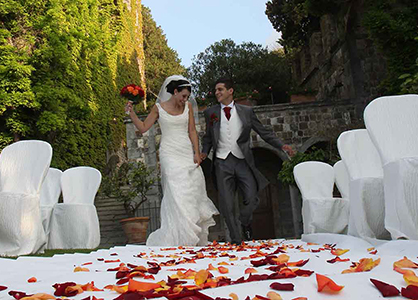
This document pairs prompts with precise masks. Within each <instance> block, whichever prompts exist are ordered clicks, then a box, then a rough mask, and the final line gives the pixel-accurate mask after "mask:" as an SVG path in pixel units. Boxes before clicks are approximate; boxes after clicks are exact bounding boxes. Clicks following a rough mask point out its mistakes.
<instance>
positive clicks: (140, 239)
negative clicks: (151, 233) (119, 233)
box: [120, 217, 149, 244]
mask: <svg viewBox="0 0 418 300" xmlns="http://www.w3.org/2000/svg"><path fill="white" fill-rule="evenodd" d="M120 223H121V225H122V228H123V231H124V232H125V235H126V237H127V238H128V244H144V243H145V241H146V240H147V229H148V223H149V217H133V218H128V219H122V220H120Z"/></svg>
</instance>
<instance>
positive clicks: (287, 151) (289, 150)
mask: <svg viewBox="0 0 418 300" xmlns="http://www.w3.org/2000/svg"><path fill="white" fill-rule="evenodd" d="M282 150H283V151H286V153H287V154H289V156H290V157H292V156H294V155H295V151H293V148H292V147H291V146H289V145H283V147H282Z"/></svg>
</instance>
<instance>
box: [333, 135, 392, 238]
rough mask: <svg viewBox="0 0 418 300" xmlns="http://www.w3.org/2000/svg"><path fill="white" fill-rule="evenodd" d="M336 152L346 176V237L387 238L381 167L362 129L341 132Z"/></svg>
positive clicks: (374, 150) (373, 147)
mask: <svg viewBox="0 0 418 300" xmlns="http://www.w3.org/2000/svg"><path fill="white" fill-rule="evenodd" d="M337 147H338V152H339V153H340V156H341V158H342V161H343V162H344V164H345V166H346V169H347V171H348V175H349V177H350V183H349V188H350V191H349V194H350V221H349V223H348V234H349V235H353V236H357V237H361V238H364V239H365V238H373V239H375V238H377V239H387V238H389V233H388V232H387V230H386V229H385V222H384V218H385V199H384V193H383V168H382V163H381V160H380V157H379V153H378V152H377V150H376V147H375V146H374V145H373V143H372V141H371V139H370V137H369V134H368V132H367V130H366V129H357V130H349V131H345V132H343V133H342V134H341V135H340V136H339V138H338V140H337Z"/></svg>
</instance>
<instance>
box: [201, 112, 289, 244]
mask: <svg viewBox="0 0 418 300" xmlns="http://www.w3.org/2000/svg"><path fill="white" fill-rule="evenodd" d="M234 105H235V111H236V113H237V116H238V117H239V119H240V120H241V122H242V130H241V133H240V134H239V135H238V136H239V137H238V139H237V140H236V141H231V142H232V143H237V145H238V147H239V149H240V150H241V151H242V154H243V156H244V158H243V159H239V158H237V157H235V156H234V155H233V154H232V153H229V155H228V156H227V157H226V158H225V159H220V158H217V154H216V153H217V152H216V151H217V148H218V143H219V138H220V127H221V121H224V122H228V121H226V118H224V117H222V114H224V112H223V111H222V110H221V106H220V105H215V106H213V107H210V108H208V109H207V110H205V112H204V115H205V120H206V133H205V135H204V136H203V139H202V144H203V149H202V153H205V154H209V152H210V150H211V149H212V148H213V161H212V175H213V179H214V184H215V186H216V187H217V190H218V192H219V208H220V211H221V214H222V215H223V216H224V218H225V221H226V224H227V226H228V229H229V232H230V235H231V239H232V242H235V243H239V242H241V240H242V238H241V234H240V229H239V226H238V225H237V224H236V222H235V218H234V214H233V211H234V199H235V191H236V188H237V187H238V188H239V189H240V190H241V191H242V195H243V198H244V199H243V203H244V205H243V206H242V208H241V211H240V221H241V225H243V226H250V224H251V220H252V214H253V212H254V210H255V209H256V208H257V206H258V198H257V193H258V192H259V191H260V190H262V189H263V188H265V187H266V186H267V185H268V181H267V179H266V178H265V177H264V176H263V175H262V174H261V173H260V171H258V170H257V168H256V167H255V163H254V157H253V154H252V151H251V148H250V137H251V135H250V134H251V129H254V131H255V132H257V133H258V134H259V135H260V136H261V138H262V139H263V140H264V141H266V142H267V143H269V144H270V145H272V146H273V147H275V148H278V149H281V148H282V146H283V143H282V142H281V141H280V139H279V138H277V137H276V135H275V134H274V133H273V132H272V131H270V130H268V129H266V128H265V127H264V126H263V124H261V122H260V121H259V120H258V118H257V116H256V115H255V113H254V111H253V109H252V107H249V106H245V105H240V104H234Z"/></svg>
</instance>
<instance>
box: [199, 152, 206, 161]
mask: <svg viewBox="0 0 418 300" xmlns="http://www.w3.org/2000/svg"><path fill="white" fill-rule="evenodd" d="M206 157H208V155H207V154H206V153H200V159H201V160H205V159H206Z"/></svg>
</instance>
